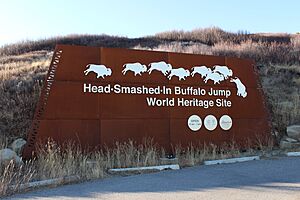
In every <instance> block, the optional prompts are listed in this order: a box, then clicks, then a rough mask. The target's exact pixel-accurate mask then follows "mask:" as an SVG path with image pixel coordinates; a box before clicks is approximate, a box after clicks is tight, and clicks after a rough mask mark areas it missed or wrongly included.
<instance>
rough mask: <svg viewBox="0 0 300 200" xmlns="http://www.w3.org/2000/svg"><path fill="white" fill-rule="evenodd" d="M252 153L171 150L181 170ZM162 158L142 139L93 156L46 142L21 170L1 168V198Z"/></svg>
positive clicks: (232, 147) (224, 148)
mask: <svg viewBox="0 0 300 200" xmlns="http://www.w3.org/2000/svg"><path fill="white" fill-rule="evenodd" d="M261 145H262V147H261V148H267V147H265V146H264V145H265V143H263V142H262V143H261ZM257 148H258V149H259V148H260V147H259V146H257ZM268 148H270V147H268ZM271 148H272V147H271ZM253 152H254V150H253V149H252V148H249V149H246V152H243V153H241V152H240V148H239V146H238V145H237V144H236V143H235V142H232V143H231V144H223V145H221V146H217V145H214V144H209V145H205V144H204V145H199V146H193V145H190V146H189V147H187V148H183V147H181V146H176V147H175V148H174V153H175V156H176V158H178V161H179V165H180V166H181V167H187V166H195V165H199V164H201V163H202V162H203V161H205V160H213V159H224V158H232V157H238V156H240V155H241V154H243V155H252V154H253ZM165 156H166V155H165V151H164V149H161V148H158V146H157V144H156V143H154V141H153V139H151V138H147V139H145V140H144V142H143V143H142V144H137V143H136V142H134V141H131V140H128V141H127V142H124V143H118V142H117V143H116V144H115V146H114V147H113V148H110V149H107V148H104V149H103V150H98V151H93V152H86V151H85V150H83V149H81V148H80V147H79V146H78V145H74V143H72V142H66V143H65V144H63V145H61V146H60V145H57V144H56V143H55V142H54V141H52V140H50V139H49V141H48V143H47V144H46V145H44V146H42V145H40V146H39V147H38V150H37V157H36V158H34V159H32V160H29V161H26V162H25V164H23V165H21V166H16V165H15V164H14V163H13V162H11V163H10V164H9V165H7V166H4V168H0V196H4V195H9V194H12V193H16V192H19V191H20V186H21V184H25V183H28V182H32V181H38V180H46V179H53V178H61V177H68V176H77V177H79V178H80V181H85V180H90V179H99V178H104V177H108V176H110V174H109V173H108V169H111V168H127V167H144V166H155V165H160V164H161V162H162V161H161V160H160V158H165ZM61 184H63V183H61Z"/></svg>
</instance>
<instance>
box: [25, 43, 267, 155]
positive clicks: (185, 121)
mask: <svg viewBox="0 0 300 200" xmlns="http://www.w3.org/2000/svg"><path fill="white" fill-rule="evenodd" d="M267 113H268V112H267V109H266V107H265V104H264V98H263V94H262V89H261V87H260V85H259V83H258V75H257V73H256V70H255V68H254V63H253V62H252V61H250V60H245V59H238V58H228V57H220V56H204V55H194V54H182V53H169V52H157V51H142V50H130V49H117V48H94V47H82V46H67V45H58V46H57V47H56V49H55V52H54V55H53V59H52V62H51V66H50V69H49V72H48V75H47V78H46V81H45V85H44V89H43V91H42V93H41V97H40V101H39V103H38V106H37V109H36V113H35V117H34V120H33V123H32V127H31V130H30V132H29V136H28V145H27V147H26V149H25V152H24V153H25V154H27V155H29V154H31V151H32V150H34V146H35V144H36V143H37V142H38V141H45V139H47V138H48V137H51V138H53V139H54V140H56V141H58V142H63V141H66V140H74V141H76V142H78V143H79V144H81V145H82V146H83V147H91V148H94V147H97V146H100V147H101V146H103V145H108V146H111V145H113V144H114V143H115V142H116V141H127V140H128V139H129V138H130V139H133V140H136V141H141V140H142V139H143V138H145V137H152V138H154V140H155V142H157V143H158V144H160V145H161V146H163V147H165V148H166V149H167V150H170V149H171V146H172V145H176V144H181V145H183V146H186V145H188V144H190V143H195V144H198V143H204V142H206V143H215V144H221V143H224V142H231V141H232V140H233V139H234V140H235V141H237V142H238V143H240V144H246V142H247V141H249V140H251V139H255V138H257V136H264V135H266V134H269V133H270V126H269V120H268V114H267Z"/></svg>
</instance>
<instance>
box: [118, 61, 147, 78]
mask: <svg viewBox="0 0 300 200" xmlns="http://www.w3.org/2000/svg"><path fill="white" fill-rule="evenodd" d="M123 68H124V69H123V70H122V73H123V75H125V74H126V72H127V71H132V72H133V73H134V76H136V75H140V76H141V75H142V73H144V72H146V71H147V66H146V65H142V64H141V63H127V64H124V65H123Z"/></svg>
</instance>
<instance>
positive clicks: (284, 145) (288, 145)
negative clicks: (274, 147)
mask: <svg viewBox="0 0 300 200" xmlns="http://www.w3.org/2000/svg"><path fill="white" fill-rule="evenodd" d="M298 147H300V142H289V141H286V140H281V141H280V148H281V149H292V148H298Z"/></svg>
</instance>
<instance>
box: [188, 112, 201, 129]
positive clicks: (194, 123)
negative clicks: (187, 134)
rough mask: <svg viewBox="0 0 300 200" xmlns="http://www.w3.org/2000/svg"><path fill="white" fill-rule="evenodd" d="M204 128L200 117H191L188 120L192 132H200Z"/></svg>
mask: <svg viewBox="0 0 300 200" xmlns="http://www.w3.org/2000/svg"><path fill="white" fill-rule="evenodd" d="M201 126H202V120H201V118H200V117H199V116H198V115H191V116H190V117H189V119H188V127H189V128H190V129H191V130H192V131H198V130H199V129H200V128H201Z"/></svg>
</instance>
